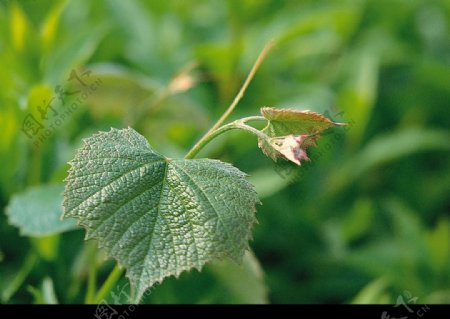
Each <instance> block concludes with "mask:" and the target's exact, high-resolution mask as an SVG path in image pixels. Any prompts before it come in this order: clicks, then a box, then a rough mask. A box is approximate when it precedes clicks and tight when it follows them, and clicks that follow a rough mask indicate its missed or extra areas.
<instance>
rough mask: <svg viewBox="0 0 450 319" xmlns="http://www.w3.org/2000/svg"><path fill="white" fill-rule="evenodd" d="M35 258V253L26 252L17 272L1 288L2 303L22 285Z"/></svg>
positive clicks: (35, 260) (31, 268)
mask: <svg viewBox="0 0 450 319" xmlns="http://www.w3.org/2000/svg"><path fill="white" fill-rule="evenodd" d="M37 260H38V258H37V255H36V254H35V253H33V252H31V253H30V254H28V256H27V258H26V259H25V261H24V263H23V264H22V267H21V268H20V270H19V272H18V273H17V274H16V276H15V277H14V279H13V280H12V281H10V283H9V285H8V286H6V288H5V289H4V290H3V294H2V296H1V301H2V302H3V303H6V302H7V301H8V300H9V299H10V298H11V297H12V296H13V295H14V294H15V293H16V291H17V290H18V289H19V288H20V286H22V284H23V283H24V281H25V279H26V278H27V277H28V275H29V274H30V272H31V270H33V267H34V265H35V264H36V262H37Z"/></svg>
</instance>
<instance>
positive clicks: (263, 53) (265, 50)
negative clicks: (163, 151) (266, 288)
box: [185, 41, 274, 158]
mask: <svg viewBox="0 0 450 319" xmlns="http://www.w3.org/2000/svg"><path fill="white" fill-rule="evenodd" d="M273 45H274V44H273V42H272V41H270V42H269V43H267V44H266V45H265V47H264V48H263V50H262V51H261V53H260V54H259V56H258V58H257V59H256V61H255V63H254V64H253V67H252V69H251V70H250V72H249V74H248V75H247V78H246V79H245V81H244V84H243V85H242V87H241V89H240V90H239V92H238V94H237V95H236V96H235V98H234V99H233V102H232V103H231V104H230V106H229V107H228V109H227V110H226V111H225V113H223V114H222V116H221V117H220V118H219V119H218V120H217V122H216V123H215V124H214V125H213V126H212V127H211V128H210V129H209V131H208V132H206V134H205V135H203V137H202V138H200V140H199V141H198V142H197V143H196V144H195V145H194V146H193V147H192V148H191V150H190V151H189V152H188V153H187V155H186V157H185V158H193V157H194V156H195V154H197V153H198V151H199V150H200V149H201V148H202V147H199V145H203V146H204V145H206V143H207V142H206V143H205V140H209V135H211V134H213V133H214V131H216V130H217V129H218V128H219V127H220V126H221V125H222V124H223V122H225V120H226V119H227V118H228V116H230V114H231V113H232V112H233V111H234V109H235V108H236V105H237V104H238V103H239V101H240V100H241V99H242V97H243V96H244V93H245V91H246V90H247V87H248V86H249V84H250V82H251V81H252V79H253V77H254V76H255V73H256V71H257V70H258V68H259V67H260V66H261V63H262V62H263V61H264V58H265V57H266V55H267V53H269V51H270V49H272V47H273Z"/></svg>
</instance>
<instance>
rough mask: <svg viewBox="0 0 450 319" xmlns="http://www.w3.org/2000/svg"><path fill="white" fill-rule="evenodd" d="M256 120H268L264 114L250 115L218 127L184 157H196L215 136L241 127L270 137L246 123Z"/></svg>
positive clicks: (263, 137)
mask: <svg viewBox="0 0 450 319" xmlns="http://www.w3.org/2000/svg"><path fill="white" fill-rule="evenodd" d="M255 120H258V121H260V120H264V121H267V120H266V119H265V118H264V117H262V116H250V117H246V118H243V119H240V120H236V121H234V122H231V123H228V124H226V125H224V126H221V127H219V128H218V129H216V130H215V131H212V132H211V133H209V134H207V135H205V138H202V139H201V140H200V142H201V143H197V144H196V145H195V146H194V147H193V148H192V149H191V150H190V151H189V152H188V153H187V154H186V156H185V157H184V158H185V159H191V158H194V157H195V156H196V155H197V154H198V152H200V150H201V149H202V148H203V147H205V146H206V144H208V143H209V142H211V141H212V140H213V139H214V138H216V137H217V136H219V135H221V134H223V133H225V132H227V131H229V130H235V129H240V130H244V131H247V132H249V133H252V134H254V135H256V136H257V137H259V138H261V139H264V140H265V139H268V138H269V137H268V136H267V135H266V134H264V133H263V132H261V131H260V130H257V129H256V128H254V127H252V126H249V125H247V124H245V122H247V121H255Z"/></svg>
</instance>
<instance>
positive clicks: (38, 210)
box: [6, 184, 76, 237]
mask: <svg viewBox="0 0 450 319" xmlns="http://www.w3.org/2000/svg"><path fill="white" fill-rule="evenodd" d="M63 191H64V186H63V185H62V184H61V185H42V186H37V187H33V188H31V189H28V190H27V191H25V192H23V193H19V194H16V195H14V196H13V197H12V198H11V201H10V203H9V206H8V207H7V208H6V214H7V215H8V217H9V223H10V224H11V225H14V226H15V227H18V228H19V229H20V233H21V234H22V235H24V236H31V237H42V236H48V235H53V234H58V233H61V232H64V231H67V230H71V229H75V228H76V223H75V220H73V219H66V220H61V217H62V213H63V209H62V193H63Z"/></svg>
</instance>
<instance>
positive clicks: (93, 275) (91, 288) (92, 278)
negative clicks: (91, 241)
mask: <svg viewBox="0 0 450 319" xmlns="http://www.w3.org/2000/svg"><path fill="white" fill-rule="evenodd" d="M96 282H97V265H96V264H95V262H94V264H93V265H92V266H91V268H90V269H89V277H88V287H87V293H86V298H85V301H84V302H85V303H86V304H93V303H95V300H94V296H95V289H96Z"/></svg>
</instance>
